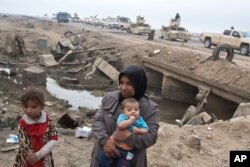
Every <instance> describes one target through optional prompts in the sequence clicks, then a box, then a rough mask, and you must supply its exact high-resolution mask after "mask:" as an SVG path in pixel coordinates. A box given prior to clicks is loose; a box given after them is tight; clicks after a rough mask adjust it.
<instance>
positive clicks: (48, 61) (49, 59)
mask: <svg viewBox="0 0 250 167" xmlns="http://www.w3.org/2000/svg"><path fill="white" fill-rule="evenodd" d="M39 58H40V60H39V64H40V65H43V66H45V67H52V66H56V65H58V64H59V63H57V62H56V60H55V58H54V56H53V55H52V54H44V55H40V56H39Z"/></svg>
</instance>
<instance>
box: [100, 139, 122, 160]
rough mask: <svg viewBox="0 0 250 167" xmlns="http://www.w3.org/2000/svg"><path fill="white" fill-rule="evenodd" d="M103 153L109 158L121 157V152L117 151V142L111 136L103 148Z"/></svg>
mask: <svg viewBox="0 0 250 167" xmlns="http://www.w3.org/2000/svg"><path fill="white" fill-rule="evenodd" d="M103 151H104V153H105V155H106V156H107V157H113V158H116V157H120V156H121V155H120V153H119V151H118V150H117V149H116V145H115V140H114V138H113V136H111V137H110V138H109V139H108V140H107V142H106V143H105V144H104V146H103Z"/></svg>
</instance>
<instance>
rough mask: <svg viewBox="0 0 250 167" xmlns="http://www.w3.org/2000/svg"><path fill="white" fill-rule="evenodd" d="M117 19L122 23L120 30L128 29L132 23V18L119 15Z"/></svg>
mask: <svg viewBox="0 0 250 167" xmlns="http://www.w3.org/2000/svg"><path fill="white" fill-rule="evenodd" d="M117 20H118V22H119V24H120V30H122V31H124V30H125V31H128V30H129V29H130V24H131V23H132V22H131V20H130V18H127V17H122V16H117Z"/></svg>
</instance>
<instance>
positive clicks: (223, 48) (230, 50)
mask: <svg viewBox="0 0 250 167" xmlns="http://www.w3.org/2000/svg"><path fill="white" fill-rule="evenodd" d="M221 51H226V52H227V57H226V60H228V61H232V60H233V58H234V51H233V48H232V47H231V46H229V45H225V44H221V45H218V46H217V47H216V48H214V50H213V53H212V57H211V59H210V60H217V59H219V54H220V52H221Z"/></svg>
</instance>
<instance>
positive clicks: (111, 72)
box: [93, 57, 119, 82]
mask: <svg viewBox="0 0 250 167" xmlns="http://www.w3.org/2000/svg"><path fill="white" fill-rule="evenodd" d="M93 65H94V66H95V67H97V68H98V69H99V70H101V71H102V72H103V73H104V74H106V75H107V76H108V77H109V78H111V79H112V80H113V81H115V82H117V81H118V76H119V71H117V70H116V69H115V68H114V67H113V66H111V65H110V64H109V63H107V62H106V61H105V60H103V59H102V58H100V57H97V58H96V60H95V61H94V64H93Z"/></svg>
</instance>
